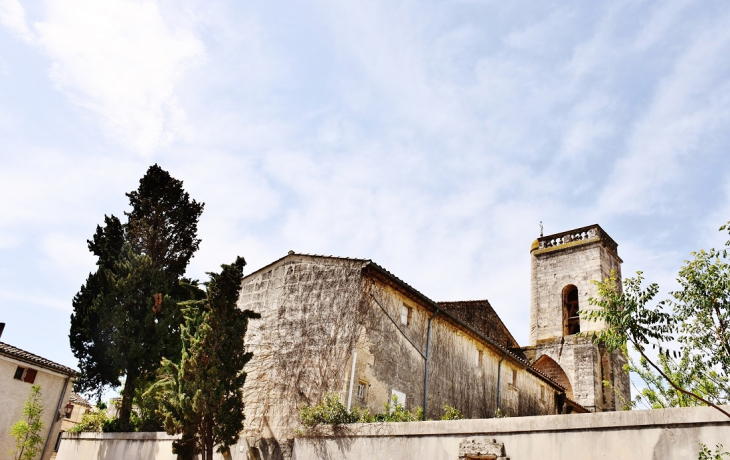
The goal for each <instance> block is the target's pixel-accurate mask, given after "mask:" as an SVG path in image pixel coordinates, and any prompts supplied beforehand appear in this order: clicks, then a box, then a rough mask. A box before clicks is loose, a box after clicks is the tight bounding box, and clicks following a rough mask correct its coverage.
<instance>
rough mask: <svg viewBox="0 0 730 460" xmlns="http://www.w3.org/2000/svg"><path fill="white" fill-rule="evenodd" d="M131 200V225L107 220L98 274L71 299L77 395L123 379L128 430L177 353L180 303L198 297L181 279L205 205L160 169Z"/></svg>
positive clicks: (122, 418) (99, 239)
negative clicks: (157, 375)
mask: <svg viewBox="0 0 730 460" xmlns="http://www.w3.org/2000/svg"><path fill="white" fill-rule="evenodd" d="M139 183H140V185H139V188H138V189H137V190H135V191H132V192H130V193H128V194H127V197H128V198H129V204H130V206H131V208H132V209H131V211H130V212H125V215H126V217H127V222H126V223H124V224H122V222H121V221H120V220H119V219H118V218H116V217H114V216H111V217H106V216H105V219H104V226H98V227H97V229H96V233H95V234H94V237H93V238H92V240H89V241H88V244H89V250H90V251H91V252H92V253H93V254H94V255H95V256H96V257H97V270H96V271H95V272H94V273H91V274H89V277H88V278H87V280H86V282H85V283H84V284H83V285H82V286H81V289H80V290H79V292H78V293H77V294H76V296H75V297H74V299H73V310H74V311H73V314H72V315H71V331H70V334H69V338H70V342H71V349H72V350H73V352H74V354H75V355H76V357H77V359H78V360H79V367H80V369H81V374H82V375H81V378H80V379H79V381H78V385H77V388H78V389H79V390H80V391H84V392H87V393H88V392H91V393H97V394H101V392H102V391H103V389H104V388H105V387H107V386H118V385H119V384H120V382H121V379H122V378H124V389H123V392H122V406H121V409H120V413H119V425H120V428H121V429H122V430H128V429H129V428H130V426H129V419H130V414H131V407H132V399H133V397H134V395H135V392H136V391H137V389H138V388H140V386H141V385H142V384H143V383H144V382H145V381H150V380H151V379H152V378H153V377H154V372H155V370H156V369H157V368H158V366H159V363H160V361H161V359H162V357H165V356H166V357H171V358H173V359H174V358H176V357H177V356H179V353H180V339H179V336H180V335H179V331H180V325H181V323H182V321H183V317H182V312H181V311H180V309H179V307H178V305H177V303H178V302H179V301H185V300H189V299H195V298H201V297H202V296H203V293H202V291H201V290H200V289H198V288H197V287H196V286H195V284H196V283H195V282H191V281H190V280H187V279H184V278H182V275H183V274H184V272H185V269H186V267H187V265H188V263H189V261H190V258H191V257H192V256H193V254H194V253H195V251H196V250H197V249H198V247H199V245H200V239H199V238H198V237H197V223H198V219H199V218H200V215H201V213H202V212H203V206H204V205H203V203H198V202H196V201H195V200H191V199H190V196H189V194H188V193H187V192H185V190H184V189H183V187H182V181H179V180H177V179H175V178H173V177H171V176H170V174H169V173H168V172H167V171H165V170H163V169H162V168H160V167H159V166H158V165H156V164H155V165H153V166H151V167H150V168H149V169H148V170H147V173H146V174H145V175H144V176H143V177H142V178H141V179H140V181H139Z"/></svg>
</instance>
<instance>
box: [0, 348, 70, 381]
mask: <svg viewBox="0 0 730 460" xmlns="http://www.w3.org/2000/svg"><path fill="white" fill-rule="evenodd" d="M0 355H4V356H8V357H10V358H14V359H17V360H18V361H22V362H24V363H28V364H33V365H36V366H38V367H42V368H45V369H49V370H52V371H55V372H59V373H61V374H65V375H68V376H69V377H75V376H77V375H78V372H77V371H76V370H74V369H71V368H70V367H67V366H64V365H63V364H58V363H55V362H53V361H51V360H50V359H46V358H43V357H41V356H38V355H35V354H33V353H30V352H28V351H25V350H21V349H20V348H17V347H14V346H12V345H8V344H7V343H4V342H0Z"/></svg>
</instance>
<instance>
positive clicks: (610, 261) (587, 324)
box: [523, 225, 630, 412]
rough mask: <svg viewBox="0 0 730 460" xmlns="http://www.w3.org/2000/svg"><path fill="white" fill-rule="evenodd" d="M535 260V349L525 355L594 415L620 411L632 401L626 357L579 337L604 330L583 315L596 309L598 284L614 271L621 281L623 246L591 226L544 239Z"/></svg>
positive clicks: (532, 301)
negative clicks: (591, 300)
mask: <svg viewBox="0 0 730 460" xmlns="http://www.w3.org/2000/svg"><path fill="white" fill-rule="evenodd" d="M530 257H531V265H532V269H531V277H532V279H531V286H530V288H531V291H530V345H529V346H528V347H525V348H524V349H523V351H524V352H525V354H526V355H527V357H528V359H529V360H530V361H531V362H532V363H533V365H534V366H535V367H536V368H538V369H540V370H542V371H543V372H545V373H546V374H548V375H549V376H551V377H553V379H554V380H556V381H558V382H559V383H561V384H562V385H563V386H564V387H566V390H567V391H566V393H567V396H568V398H569V399H571V400H573V401H575V402H577V403H578V404H580V405H582V406H583V407H585V408H587V409H588V410H590V411H593V412H601V411H612V410H621V409H622V408H623V406H624V405H625V403H627V402H628V401H630V388H629V375H628V372H627V371H626V370H624V365H625V364H626V358H625V357H624V356H623V354H622V353H621V351H620V350H616V351H614V352H613V353H609V352H608V351H607V350H606V349H605V348H604V347H603V346H601V345H598V346H596V345H593V343H592V342H591V339H590V338H589V337H583V336H581V335H579V333H580V332H589V331H596V330H601V329H602V328H604V327H605V325H604V324H602V323H599V322H593V321H586V320H584V319H582V318H581V317H580V315H579V312H580V311H582V310H587V309H589V308H592V307H591V306H590V305H589V304H588V299H589V298H590V297H593V296H595V295H596V293H597V288H596V286H595V285H594V284H593V283H592V281H593V280H599V281H602V280H605V279H606V278H608V277H609V275H610V273H611V271H612V270H613V271H615V272H616V274H617V276H618V279H619V281H620V280H621V263H622V262H623V261H622V260H621V258H620V257H619V256H618V245H617V244H616V242H615V241H613V239H611V237H610V236H608V234H607V233H606V232H605V231H604V230H603V229H602V228H601V227H600V226H598V225H590V226H588V227H582V228H577V229H574V230H569V231H566V232H561V233H556V234H553V235H547V236H541V237H540V238H538V239H537V240H536V241H535V242H534V243H533V244H532V247H531V248H530ZM604 382H607V384H604Z"/></svg>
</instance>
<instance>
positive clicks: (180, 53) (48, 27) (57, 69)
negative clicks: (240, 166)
mask: <svg viewBox="0 0 730 460" xmlns="http://www.w3.org/2000/svg"><path fill="white" fill-rule="evenodd" d="M35 29H36V32H37V36H38V44H39V45H40V46H41V47H42V48H43V50H44V51H45V52H46V53H47V54H48V56H49V57H50V58H51V59H52V61H53V64H52V66H51V70H50V76H51V78H52V79H53V81H54V82H55V83H56V85H57V86H58V88H59V89H61V90H62V91H64V92H65V93H66V94H67V95H68V97H69V98H70V99H71V100H72V101H74V102H75V103H76V104H78V105H80V106H81V107H84V108H85V109H88V110H89V111H91V112H92V113H93V114H94V115H95V116H96V118H97V121H98V122H99V123H100V124H101V126H102V127H103V129H104V130H105V131H106V132H107V133H108V134H110V135H111V136H113V138H115V139H116V140H117V141H118V142H120V143H121V144H122V145H125V146H127V147H128V148H130V149H132V150H134V151H136V152H138V153H140V154H143V155H144V154H149V153H151V152H154V151H155V150H156V149H157V148H158V147H160V146H164V145H166V144H168V143H169V142H171V141H172V140H173V139H174V138H175V136H176V135H177V132H178V130H180V129H182V128H181V125H183V123H184V118H185V114H184V111H183V109H182V108H181V107H180V104H179V103H178V95H177V94H176V92H175V90H176V85H177V84H178V83H179V81H180V80H181V78H182V77H183V75H184V74H185V72H186V71H187V70H188V69H189V68H190V67H191V66H195V65H197V64H199V63H200V62H201V61H202V60H203V58H204V55H205V50H204V46H203V43H202V42H201V41H200V39H199V38H198V37H197V36H196V35H195V33H194V32H193V31H191V30H189V29H185V28H183V27H175V26H170V25H168V24H167V23H166V22H165V19H164V18H163V16H162V14H161V12H160V9H159V7H158V6H157V4H156V3H155V2H154V1H149V0H133V1H122V0H110V1H104V2H99V1H95V0H79V1H75V2H71V3H69V2H65V1H60V0H53V1H50V2H48V11H47V16H46V17H45V19H44V20H43V21H42V22H39V23H37V24H35Z"/></svg>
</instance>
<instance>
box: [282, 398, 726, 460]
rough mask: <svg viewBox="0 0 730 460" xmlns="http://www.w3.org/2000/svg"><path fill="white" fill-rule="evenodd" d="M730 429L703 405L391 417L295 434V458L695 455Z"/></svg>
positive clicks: (667, 458)
mask: <svg viewBox="0 0 730 460" xmlns="http://www.w3.org/2000/svg"><path fill="white" fill-rule="evenodd" d="M725 407H727V408H730V406H725ZM729 433H730V419H728V418H727V417H725V416H724V415H722V414H721V413H720V412H718V411H716V410H714V409H712V408H708V407H691V408H679V409H655V410H642V411H622V412H605V413H595V414H594V413H591V414H577V415H555V416H542V417H520V418H503V419H489V420H458V421H444V422H420V423H388V424H380V425H377V426H370V425H358V426H356V427H353V428H351V429H350V430H348V432H347V435H346V436H337V435H333V434H330V435H321V436H318V437H301V438H297V439H296V441H295V443H294V457H293V458H294V459H295V460H319V459H341V460H360V459H366V458H368V459H369V458H393V459H396V458H397V459H403V460H423V459H429V460H457V459H460V458H463V457H460V453H463V452H464V451H465V450H468V449H465V447H469V446H473V445H475V444H482V445H486V446H487V447H490V446H489V445H490V444H491V446H493V447H498V448H499V449H497V450H494V451H493V452H495V453H498V454H500V455H503V456H506V457H507V458H509V459H511V460H535V459H541V460H565V459H570V460H596V459H624V460H656V459H662V460H692V459H696V458H697V457H698V452H699V450H700V443H704V444H705V445H707V446H709V447H711V448H713V449H714V446H715V445H716V444H718V443H723V444H725V449H726V450H728V434H729ZM492 441H494V442H492ZM460 447H461V449H460Z"/></svg>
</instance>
